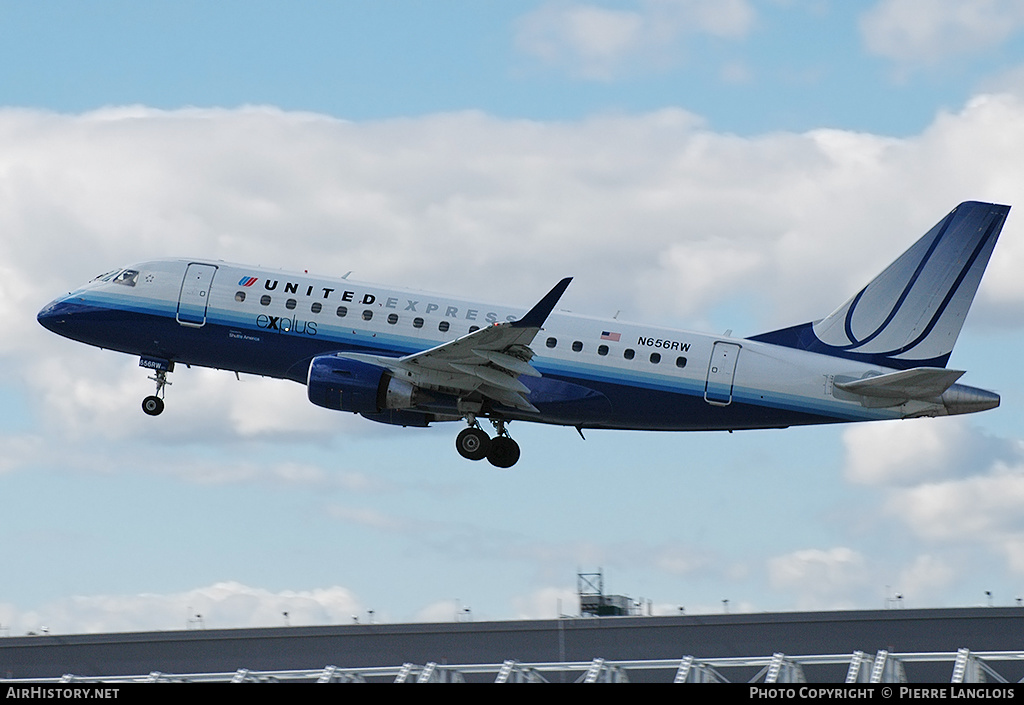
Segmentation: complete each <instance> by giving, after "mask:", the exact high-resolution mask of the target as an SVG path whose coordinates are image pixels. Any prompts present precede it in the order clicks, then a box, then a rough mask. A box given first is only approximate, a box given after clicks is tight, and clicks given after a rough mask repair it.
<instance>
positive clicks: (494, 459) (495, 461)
mask: <svg viewBox="0 0 1024 705" xmlns="http://www.w3.org/2000/svg"><path fill="white" fill-rule="evenodd" d="M518 461H519V444H518V443H516V442H515V441H513V440H512V439H511V438H509V437H508V436H498V437H497V438H494V439H492V440H491V449H490V450H489V451H488V452H487V462H489V463H490V464H491V465H493V466H494V467H496V468H510V467H512V466H513V465H515V464H516V462H518Z"/></svg>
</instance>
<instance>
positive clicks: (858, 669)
mask: <svg viewBox="0 0 1024 705" xmlns="http://www.w3.org/2000/svg"><path fill="white" fill-rule="evenodd" d="M1006 662H1010V663H1015V664H1024V651H996V652H979V653H974V652H971V651H970V650H969V649H959V650H958V651H956V652H944V653H943V652H939V653H936V652H921V653H888V652H887V651H884V650H883V651H879V652H878V653H876V654H873V655H872V654H866V653H864V652H863V651H855V652H854V653H852V654H824V655H816V656H791V655H787V654H782V653H775V654H772V655H771V656H757V657H750V658H736V657H733V658H702V659H698V658H695V657H693V656H686V657H684V658H682V659H671V660H668V659H652V660H640V661H607V660H605V659H602V658H595V659H594V660H592V661H590V662H584V661H579V662H568V663H557V662H556V663H520V662H519V661H516V660H513V659H510V660H507V661H503V662H502V663H490V664H486V663H485V664H461V665H441V664H438V663H437V662H435V661H430V662H428V663H425V664H414V663H404V664H402V665H401V666H386V667H377V668H374V667H364V668H339V667H337V666H327V667H326V668H318V669H301V670H282V671H254V670H249V669H246V668H240V669H238V670H237V671H234V672H223V673H181V674H170V673H161V672H159V671H153V672H151V673H147V674H140V675H131V676H124V675H121V676H75V675H74V674H65V675H63V676H62V677H60V678H49V679H24V680H22V679H9V680H4V679H0V683H4V684H8V685H15V684H18V683H22V682H31V683H40V682H50V683H168V682H189V683H285V682H300V683H365V682H373V681H380V682H391V683H466V682H472V681H478V682H479V681H487V682H492V683H552V682H570V683H628V682H630V681H631V678H630V675H631V674H643V678H642V679H641V680H643V681H645V682H650V681H661V682H671V683H729V682H736V681H734V680H733V679H731V678H730V677H729V676H731V675H734V674H744V673H745V672H749V671H750V670H751V669H756V672H755V674H754V676H753V677H751V678H748V677H746V676H745V675H744V676H743V680H742V682H746V683H765V684H792V683H807V682H810V681H808V677H807V675H808V671H811V670H812V669H813V668H814V667H817V666H842V667H844V668H845V671H846V677H845V679H844V680H843V681H842V682H844V683H846V684H875V683H878V684H881V683H909V682H913V681H910V680H908V677H907V665H908V664H921V663H928V664H939V665H942V666H945V667H946V668H947V670H948V673H949V678H948V680H947V681H946V682H949V683H954V684H956V683H1009V682H1010V680H1009V679H1008V678H1006V677H1005V676H1004V675H1002V674H1001V673H1000V671H999V667H1000V665H1001V664H1003V663H1006ZM818 682H826V681H818ZM927 682H935V681H934V680H932V679H928V681H927ZM1018 682H1024V681H1018Z"/></svg>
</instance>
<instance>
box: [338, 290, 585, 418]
mask: <svg viewBox="0 0 1024 705" xmlns="http://www.w3.org/2000/svg"><path fill="white" fill-rule="evenodd" d="M571 281H572V277H566V278H565V279H563V280H562V281H560V282H558V284H556V285H555V286H554V288H553V289H551V291H549V292H548V293H547V294H546V295H545V296H544V298H543V299H541V300H540V301H539V302H537V305H536V306H534V307H533V308H532V309H530V311H529V312H528V313H527V314H526V315H525V316H523V317H522V318H520V319H519V320H518V321H512V322H506V323H495V324H493V325H490V326H487V327H485V328H481V329H480V330H476V331H473V332H472V333H469V334H468V335H464V336H462V337H461V338H456V339H455V340H452V341H450V342H447V343H443V344H441V345H438V346H437V347H433V348H430V349H429V350H424V351H422V352H418V353H414V354H412V355H406V356H405V357H385V356H381V355H367V354H364V353H339V354H338V357H343V358H348V359H350V360H357V361H359V362H366V363H369V364H371V365H378V366H380V367H383V368H385V369H387V370H389V371H390V372H391V374H392V375H393V376H394V377H395V378H396V379H402V380H405V381H406V382H409V383H410V384H413V385H415V386H417V387H421V388H423V389H433V390H437V391H441V392H447V393H452V394H456V395H458V396H460V397H464V396H467V395H471V394H474V393H478V394H480V395H481V396H483V397H485V398H487V399H491V400H493V401H496V402H498V403H500V404H502V405H504V406H508V407H511V408H513V409H519V410H521V411H528V412H532V413H538V410H537V407H535V406H534V405H533V404H531V403H530V402H529V400H528V399H527V396H528V395H529V394H530V389H529V388H528V387H527V386H526V385H525V384H523V383H522V382H520V381H519V376H520V375H526V376H529V377H540V376H541V374H540V372H538V371H537V370H536V369H534V368H533V367H532V366H531V365H530V360H531V359H533V350H531V349H530V345H531V344H532V343H533V339H534V338H535V337H536V336H537V333H539V332H540V330H541V328H542V326H543V325H544V322H545V321H546V320H547V318H548V316H549V315H550V314H551V311H552V310H553V309H554V308H555V304H557V303H558V300H559V299H560V298H562V294H563V293H565V290H566V288H567V287H568V286H569V282H571Z"/></svg>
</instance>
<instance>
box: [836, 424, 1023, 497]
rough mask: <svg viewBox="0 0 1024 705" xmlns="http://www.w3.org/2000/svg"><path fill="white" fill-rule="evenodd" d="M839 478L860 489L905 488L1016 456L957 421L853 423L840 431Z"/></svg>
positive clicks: (978, 469) (1003, 444) (1014, 451)
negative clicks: (841, 475)
mask: <svg viewBox="0 0 1024 705" xmlns="http://www.w3.org/2000/svg"><path fill="white" fill-rule="evenodd" d="M843 445H844V447H845V449H846V462H845V475H846V478H847V479H849V480H850V481H851V482H854V483H857V484H864V485H883V486H906V485H914V484H917V483H920V482H924V481H928V480H940V479H944V478H947V477H950V476H963V475H970V474H973V473H975V472H984V471H985V470H987V469H988V468H989V467H990V465H991V464H992V463H993V462H994V461H995V460H996V459H997V458H999V457H1006V458H1015V457H1019V455H1020V449H1019V448H1018V447H1017V446H1016V445H1015V444H1014V443H1011V442H1007V441H1005V440H1003V439H1000V438H991V437H988V436H986V435H985V434H983V433H981V432H980V431H979V430H978V429H977V428H975V427H973V426H971V424H970V423H969V422H968V421H966V420H965V419H964V418H963V417H955V418H943V419H915V420H912V421H904V422H900V423H874V424H858V425H855V426H850V427H848V428H847V429H846V430H845V431H844V432H843Z"/></svg>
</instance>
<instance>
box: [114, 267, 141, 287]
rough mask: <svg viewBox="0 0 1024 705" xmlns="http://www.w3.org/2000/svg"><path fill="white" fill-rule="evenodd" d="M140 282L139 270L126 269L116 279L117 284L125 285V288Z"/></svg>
mask: <svg viewBox="0 0 1024 705" xmlns="http://www.w3.org/2000/svg"><path fill="white" fill-rule="evenodd" d="M138 281H139V271H138V270H137V269H125V270H123V271H122V272H120V273H119V274H118V275H117V276H116V277H114V283H115V284H124V285H125V286H135V284H136V283H138Z"/></svg>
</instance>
